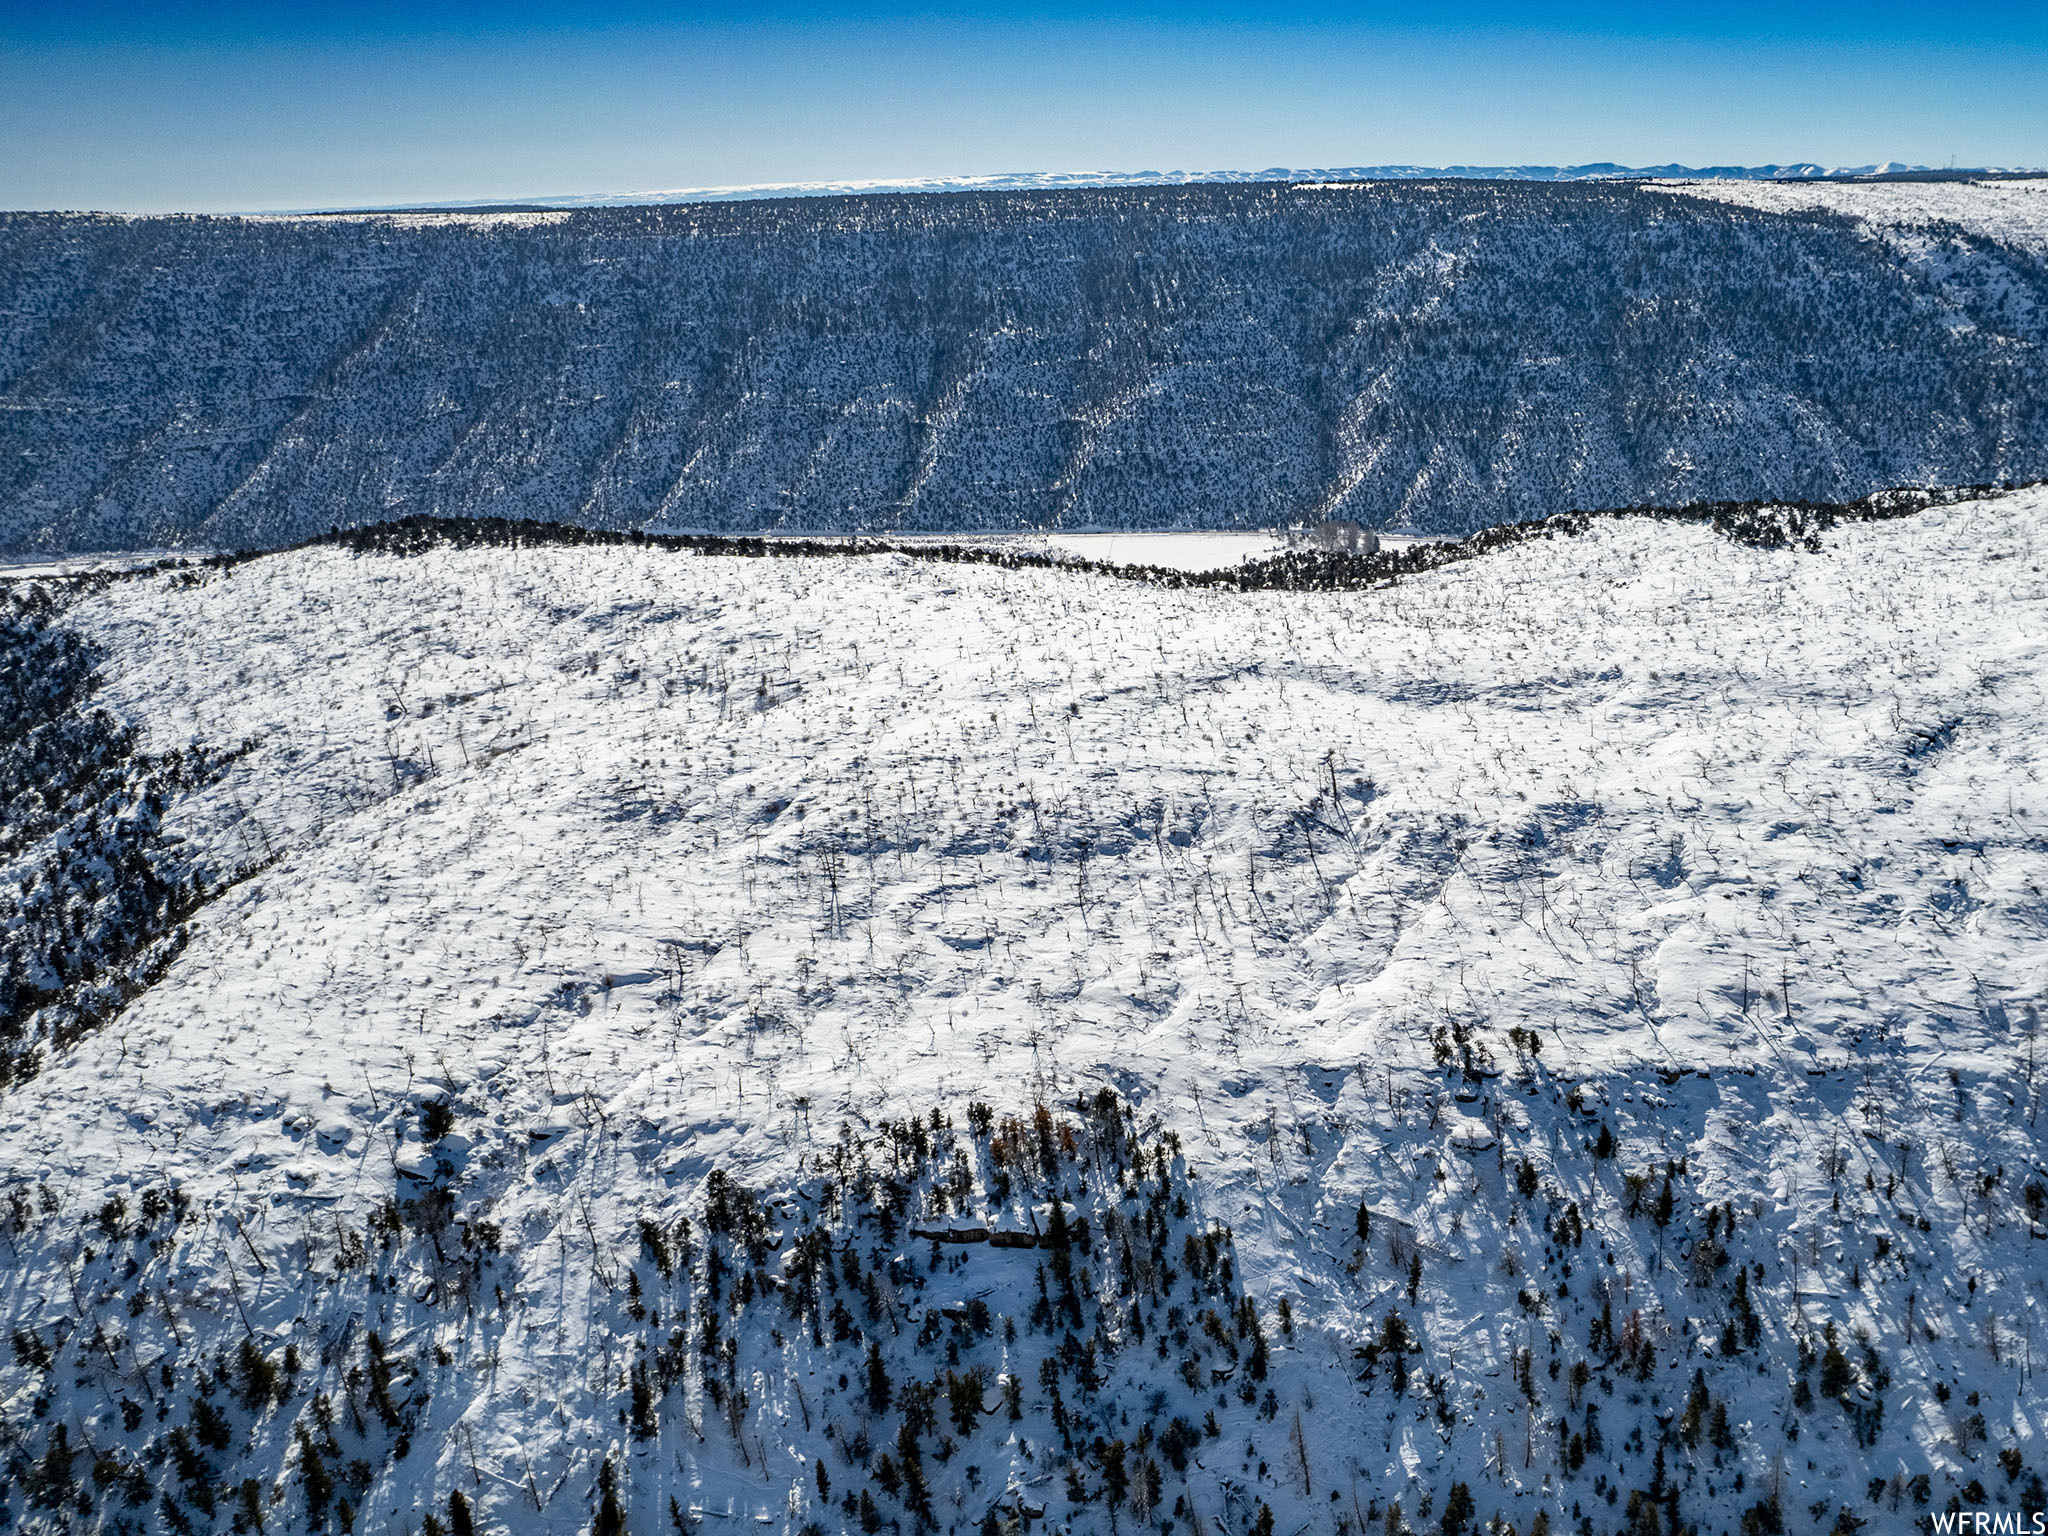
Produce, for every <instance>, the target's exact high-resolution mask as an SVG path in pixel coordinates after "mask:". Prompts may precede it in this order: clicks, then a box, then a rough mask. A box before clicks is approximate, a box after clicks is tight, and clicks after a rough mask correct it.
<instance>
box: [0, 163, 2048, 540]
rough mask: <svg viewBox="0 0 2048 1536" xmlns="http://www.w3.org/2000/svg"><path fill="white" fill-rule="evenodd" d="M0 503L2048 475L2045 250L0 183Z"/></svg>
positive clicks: (1812, 222)
mask: <svg viewBox="0 0 2048 1536" xmlns="http://www.w3.org/2000/svg"><path fill="white" fill-rule="evenodd" d="M0 271H4V272H5V274H6V280H5V285H4V292H5V301H4V302H5V309H4V320H0V548H6V549H11V550H15V551H25V550H39V549H50V550H59V549H91V548H120V547H146V546H156V545H181V544H209V545H251V544H265V543H273V542H281V541H287V540H290V539H293V538H296V537H299V536H302V535H304V534H307V533H310V532H314V531H317V530H321V529H325V528H327V527H330V526H333V525H336V524H349V523H356V522H362V521H367V520H374V519H379V518H384V517H390V516H397V515H404V514H408V513H415V512H438V513H449V514H498V515H509V516H532V517H546V518H554V519H576V520H584V521H589V522H592V523H597V524H602V525H605V526H610V527H627V526H640V525H645V524H649V523H657V524H662V525H666V526H678V527H687V528H711V529H742V528H763V527H769V528H811V529H834V528H889V529H895V528H907V529H993V528H1011V527H1037V526H1044V525H1054V524H1061V525H1065V526H1069V527H1073V526H1086V525H1101V526H1118V527H1130V526H1148V527H1229V526H1242V525H1260V524H1266V523H1271V522H1274V521H1276V520H1280V519H1284V518H1289V517H1295V516H1316V515H1332V514H1336V515H1343V516H1349V517H1356V518H1358V519H1360V520H1361V521H1364V522H1367V523H1372V524H1378V525H1386V524H1408V525H1412V526H1416V527H1420V528H1425V529H1438V530H1451V529H1462V528H1469V527H1474V526H1479V525H1483V524H1487V523H1492V522H1497V521H1500V520H1503V519H1506V518H1515V517H1523V516H1533V515H1539V514H1542V513H1546V512H1551V511H1556V510H1560V509H1563V508H1567V507H1590V506H1612V505H1622V504H1630V503H1641V502H1668V501H1683V500H1691V499H1698V498H1709V497H1714V498H1719V497H1730V498H1734V497H1755V496H1786V497H1794V496H1797V497H1810V498H1816V499H1840V498H1845V497H1849V496H1854V495H1857V494H1861V493H1863V492H1865V491H1868V490H1871V489H1873V488H1876V487H1879V486H1885V485H1895V484H1906V483H1915V482H1944V483H1977V482H1985V481H1991V480H1998V479H2016V478H2032V477H2035V476H2039V475H2042V474H2044V473H2048V388H2044V385H2048V367H2044V364H2043V360H2042V348H2041V343H2042V340H2043V331H2044V329H2048V320H2044V316H2048V270H2044V267H2043V265H2042V263H2041V261H2040V260H2039V258H2038V257H2037V256H2036V255H2033V254H2030V253H2028V252H2026V251H2023V250H2019V249H2016V248H2010V247H2006V246H2001V245H1999V244H1998V243H1996V242H1994V241H1990V240H1987V239H1984V238H1982V237H1980V236H1972V235H1967V234H1964V233H1962V232H1960V231H1954V230H1948V231H1943V230H1939V229H1936V230H1933V231H1931V232H1927V233H1925V234H1924V235H1923V237H1921V238H1918V239H1916V240H1914V241H1911V242H1907V241H1900V240H1885V239H1878V238H1872V237H1871V235H1870V233H1869V232H1868V231H1867V230H1865V229H1863V228H1861V227H1859V226H1858V225H1857V224H1855V223H1853V222H1851V221H1849V220H1847V219H1843V218H1839V217H1836V216H1833V215H1829V214H1826V213H1818V212H1816V213H1793V214H1787V213H1774V212H1765V211H1759V210H1756V209H1749V208H1742V207H1734V206H1726V205H1722V204H1718V203H1712V202H1707V201H1704V200H1698V199H1694V198H1690V197H1685V196H1676V195H1673V194H1671V193H1670V192H1667V191H1661V190H1657V189H1652V188H1644V187H1636V186H1629V185H1609V184H1554V185H1527V184H1500V183H1471V182H1440V183H1411V184H1398V185H1378V186H1372V187H1363V188H1346V189H1306V188H1294V187H1287V186H1190V187H1175V188H1167V189H1151V188H1145V189H1103V190H1082V191H1066V192H1050V193H1006V194H955V195H946V196H929V197H865V198H819V199H807V200H801V201H788V202H762V203H751V204H742V205H713V206H703V205H699V206H687V207H670V208H629V209H619V208H614V209H593V210H588V211H579V212H573V213H549V214H535V215H512V216H495V217H493V216H466V217H459V218H451V217H448V216H421V217H410V218H408V217H374V218H358V219H317V220H253V219H225V218H222V219H213V218H206V219H202V218H176V219H114V218H105V217H81V216H66V215H11V216H6V217H4V218H0Z"/></svg>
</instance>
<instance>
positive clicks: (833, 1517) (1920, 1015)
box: [0, 204, 2048, 1536]
mask: <svg viewBox="0 0 2048 1536" xmlns="http://www.w3.org/2000/svg"><path fill="white" fill-rule="evenodd" d="M1681 206H1688V205H1683V204H1681ZM1729 227H1730V228H1732V229H1736V230H1748V229H1752V228H1755V227H1757V226H1754V225H1752V224H1750V223H1747V222H1742V221H1735V222H1732V223H1731V224H1730V226H1729ZM206 238H209V239H210V238H212V236H211V234H210V233H209V234H207V236H206ZM390 238H391V239H393V240H394V241H398V240H402V239H405V238H410V237H409V236H400V235H393V236H391V237H390ZM1643 239H1644V240H1645V241H1646V242H1653V239H1654V231H1651V230H1646V231H1645V232H1644V234H1643ZM576 270H579V271H580V268H579V269H576ZM565 274H566V275H565V278H564V280H565V281H567V279H568V276H569V275H573V273H568V271H567V269H565ZM542 292H543V294H544V292H545V291H542ZM280 302H283V299H282V298H281V299H280ZM402 308H403V306H397V307H395V308H393V309H392V310H391V311H390V314H391V317H392V324H393V325H394V326H395V325H397V324H398V323H399V322H398V318H397V311H398V309H402ZM1924 500H1925V499H1924V498H1923V499H1922V500H1921V501H1913V500H1894V501H1888V502H1885V503H1881V504H1877V505H1874V506H1871V507H1866V508H1863V509H1859V510H1860V512H1862V513H1883V514H1886V515H1882V516H1871V517H1868V518H1865V517H1862V516H1859V517H1857V518H1853V519H1849V520H1844V521H1837V520H1836V519H1835V518H1834V517H1832V516H1830V515H1828V514H1826V513H1825V512H1817V511H1815V510H1814V509H1805V510H1799V509H1792V510H1782V509H1781V510H1772V509H1769V508H1749V509H1741V508H1733V509H1720V511H1719V512H1717V513H1716V514H1714V515H1713V516H1711V517H1709V516H1708V515H1706V514H1702V515H1700V516H1697V517H1691V518H1652V517H1647V516H1623V517H1614V518H1593V519H1579V520H1566V521H1563V522H1558V523H1553V524H1550V525H1546V526H1543V527H1539V528H1536V529H1530V530H1523V531H1521V532H1520V533H1516V534H1508V533H1503V534H1498V535H1492V536H1488V537H1485V538H1482V539H1480V540H1477V541H1475V542H1474V543H1473V544H1471V545H1470V546H1466V547H1458V548H1447V547H1421V548H1417V549H1410V550H1406V551H1402V552H1399V553H1397V554H1395V555H1392V556H1375V557H1371V558H1370V559H1368V558H1366V557H1362V556H1344V555H1323V556H1285V557H1281V558H1280V562H1279V563H1278V564H1274V565H1268V566H1262V567H1257V568H1254V569H1253V570H1251V571H1250V572H1249V573H1247V574H1243V575H1237V576H1232V577H1230V578H1229V579H1228V580H1222V579H1218V580H1215V581H1213V582H1210V584H1207V585H1204V584H1201V581H1200V580H1198V579H1197V578H1195V577H1189V576H1176V577H1171V578H1164V579H1155V580H1141V579H1134V578H1132V577H1129V576H1117V575H1112V574H1109V573H1107V572H1104V571H1099V570H1088V569H1058V568H1053V567H1052V566H1051V565H1050V562H1049V560H1045V559H1036V558H1034V559H1031V560H1018V559H1016V558H1013V557H1010V556H1008V555H1006V554H1005V553H1004V552H1003V551H1001V550H997V551H994V552H990V551H986V550H982V551H968V552H966V553H965V554H964V555H963V554H961V553H960V552H957V551H953V550H949V549H948V548H946V547H944V546H938V545H919V546H906V547H903V548H898V549H872V550H871V551H870V552H866V553H862V552H858V551H857V550H855V551H850V550H847V549H840V550H831V549H827V548H824V547H805V546H802V545H797V544H781V545H778V544H774V543H766V542H759V541H757V542H754V543H751V544H736V545H729V546H718V545H712V544H708V543H705V542H698V543H695V544H691V543H687V542H681V541H675V542H671V543H666V544H664V543H662V542H660V541H648V540H645V539H642V540H637V541H636V540H634V539H631V538H625V537H609V538H605V537H595V536H587V535H579V534H578V533H577V531H576V530H574V529H558V530H554V531H552V532H545V531H530V530H522V529H521V528H520V527H519V526H517V525H507V524H499V525H485V524H452V525H445V526H441V527H434V526H431V525H419V524H408V525H400V526H397V527H394V528H392V529H390V530H386V531H383V532H375V531H366V532H364V533H362V534H359V535H355V536H350V537H343V538H337V539H333V540H328V541H324V542H321V543H318V544H315V545H311V546H308V547H305V548H300V549H296V550H292V551H288V552H283V553H275V554H269V555H262V556H258V557H254V558H250V559H246V560H240V561H230V560H221V561H214V562H205V563H192V564H182V565H181V564H175V563H173V564H170V565H160V566H153V567H151V566H144V567H139V568H138V567H134V566H132V565H131V566H127V567H123V568H119V569H116V570H113V571H110V572H106V573H99V574H93V573H87V574H83V575H81V574H76V573H71V574H58V575H55V576H50V577H43V578H35V579H32V580H22V581H16V582H14V583H12V584H11V585H10V586H9V587H8V588H7V592H6V598H7V605H8V606H7V610H6V624H7V628H6V631H5V641H6V652H5V658H6V660H5V667H4V669H0V676H4V679H5V682H6V687H7V690H8V693H7V699H6V703H7V710H6V713H5V722H6V723H5V725H4V727H0V753H4V757H0V768H4V770H5V771H4V772H0V794H4V797H5V798H4V800H0V857H4V859H5V861H6V863H5V867H4V870H0V873H4V875H5V877H6V878H5V881H4V884H0V927H4V933H5V936H6V941H7V948H6V952H5V955H4V957H0V958H4V961H5V965H6V971H5V975H4V978H0V980H4V985H5V993H4V999H0V1001H4V1004H5V1014H4V1027H5V1032H6V1035H5V1044H6V1047H7V1055H6V1058H5V1062H6V1069H7V1080H6V1083H5V1087H4V1093H0V1246H4V1251H5V1254H6V1263H5V1264H4V1265H0V1312H4V1326H5V1329H6V1331H7V1333H8V1335H9V1339H10V1344H11V1353H10V1354H9V1355H8V1357H7V1359H6V1362H5V1364H4V1365H0V1426H4V1429H0V1469H4V1470H0V1522H4V1523H5V1524H7V1525H9V1526H11V1527H12V1528H15V1529H22V1530H27V1531H35V1532H46V1531H47V1532H55V1531H71V1530H89V1531H107V1532H113V1531H138V1532H139V1531H144V1530H168V1531H209V1532H211V1531H228V1530H235V1531H258V1530H260V1531H272V1532H284V1531H295V1530H300V1529H310V1530H316V1531H341V1530H351V1531H383V1530H391V1531H414V1532H420V1533H423V1536H425V1533H446V1536H466V1533H469V1532H474V1531H488V1532H522V1533H524V1532H563V1533H567V1532H572V1531H585V1530H589V1531H595V1532H602V1533H605V1536H615V1533H617V1532H620V1531H626V1530H630V1531H633V1532H656V1531H661V1532H681V1533H692V1532H705V1533H717V1532H723V1531H737V1530H741V1529H757V1530H761V1531H764V1532H774V1533H785V1536H804V1533H809V1536H820V1533H835V1536H837V1533H845V1536H852V1533H854V1532H860V1533H863V1536H877V1533H879V1532H881V1531H884V1530H888V1531H892V1532H900V1533H903V1536H913V1533H925V1532H939V1531H944V1532H951V1533H956V1536H957V1533H964V1532H969V1531H978V1532H984V1533H989V1536H1000V1533H1006V1532H1015V1533H1022V1532H1026V1531H1031V1532H1036V1531H1040V1530H1060V1531H1073V1532H1076V1533H1086V1536H1093V1533H1096V1532H1115V1531H1133V1530H1136V1529H1138V1528H1140V1527H1142V1528H1145V1529H1148V1530H1158V1531H1160V1532H1162V1533H1163V1536H1177V1533H1183V1532H1184V1533H1188V1536H1212V1533H1213V1536H1222V1533H1225V1532H1230V1533H1240V1532H1249V1533H1252V1536H1274V1533H1294V1532H1310V1533H1314V1536H1365V1533H1366V1532H1373V1533H1378V1532H1381V1531H1392V1532H1400V1531H1403V1530H1416V1531H1422V1530H1428V1531H1433V1532H1434V1531H1441V1532H1457V1533H1461V1536H1463V1533H1467V1532H1470V1531H1472V1530H1474V1529H1475V1528H1482V1527H1483V1528H1485V1529H1488V1530H1492V1531H1499V1530H1503V1529H1506V1528H1508V1527H1509V1526H1512V1528H1513V1529H1514V1530H1515V1531H1517V1532H1518V1533H1521V1536H1535V1533H1539V1532H1554V1533H1563V1532H1566V1531H1592V1532H1599V1533H1602V1536H1612V1533H1616V1532H1619V1531H1630V1532H1643V1531H1657V1532H1677V1531H1686V1530H1697V1531H1700V1532H1709V1531H1713V1532H1719V1531H1743V1532H1745V1533H1754V1532H1784V1531H1790V1532H1795V1533H1799V1536H1805V1533H1809V1532H1816V1533H1819V1532H1830V1531H1833V1532H1845V1531H1851V1530H1854V1529H1856V1528H1857V1527H1858V1523H1859V1522H1861V1523H1862V1526H1863V1527H1864V1528H1866V1529H1869V1530H1873V1531H1892V1530H1906V1529H1909V1528H1914V1527H1915V1525H1916V1523H1917V1522H1919V1521H1920V1519H1921V1518H1922V1517H1923V1516H1924V1515H1926V1514H1929V1513H1933V1514H1942V1513H1944V1512H1947V1511H1954V1510H1979V1509H1981V1510H1987V1511H2002V1512H2005V1513H2007V1514H2008V1515H2010V1514H2014V1513H2016V1512H2017V1511H2020V1510H2028V1509H2038V1508H2040V1507H2041V1503H2042V1498H2043V1494H2042V1473H2043V1470H2044V1465H2048V1452H2044V1448H2043V1440H2042V1417H2041V1405H2042V1400H2041V1392H2040V1386H2039V1383H2038V1380H2037V1378H2036V1376H2035V1374H2034V1372H2035V1370H2036V1364H2037V1363H2036V1362H2035V1361H2034V1359H2033V1356H2034V1354H2035V1353H2036V1352H2038V1351H2039V1350H2040V1349H2041V1347H2042V1342H2041V1338H2040V1334H2041V1323H2040V1318H2041V1316H2042V1308H2043V1305H2044V1303H2048V1294H2044V1284H2048V1281H2044V1277H2048V1266H2044V1264H2043V1261H2042V1256H2043V1254H2044V1253H2048V1241H2044V1239H2048V1226H2044V1225H2043V1223H2044V1220H2048V1170H2044V1166H2043V1163H2044V1153H2043V1129H2042V1122H2041V1121H2040V1119H2039V1113H2038V1112H2039V1108H2040V1103H2039V1100H2040V1096H2041V1094H2042V1093H2043V1091H2048V1085H2044V1084H2043V1082H2042V1079H2041V1063H2040V1060H2039V1055H2040V1046H2041V1041H2040V1017H2039V1010H2040V1005H2041V1002H2042V998H2043V990H2044V986H2048V898H2044V895H2043V888H2044V884H2048V843H2044V840H2043V832H2042V828H2043V825H2044V821H2048V792H2044V789H2043V785H2044V783H2048V776H2044V774H2048V736H2044V734H2043V732H2042V731H2041V729H2040V721H2041V719H2042V718H2043V716H2044V714H2048V650H2044V646H2048V575H2044V573H2043V561H2044V557H2048V492H2043V491H2041V490H2029V491H2022V492H2013V493H2006V494H1992V495H1984V496H1978V497H1972V498H1966V499H1961V500H1955V501H1951V502H1949V503H1947V504H1940V503H1939V501H1937V502H1936V504H1933V505H1924V504H1923V503H1924ZM1916 507H1917V508H1920V510H1914V508H1916ZM1898 514H1904V515H1898ZM1289 562H1292V563H1289ZM1375 562H1377V563H1375ZM1274 582H1291V583H1292V584H1293V586H1294V587H1295V588H1297V589H1295V590H1280V589H1262V588H1267V587H1270V585H1271V584H1272V583H1274ZM1315 584H1321V585H1322V586H1323V587H1325V588H1327V589H1326V590H1306V589H1305V588H1306V587H1308V586H1311V585H1315Z"/></svg>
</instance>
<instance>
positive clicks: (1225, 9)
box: [0, 0, 2048, 211]
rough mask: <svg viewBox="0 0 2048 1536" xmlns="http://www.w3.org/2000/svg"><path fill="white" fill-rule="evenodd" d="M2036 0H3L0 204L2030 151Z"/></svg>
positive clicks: (171, 205) (287, 200)
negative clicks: (1310, 0)
mask: <svg viewBox="0 0 2048 1536" xmlns="http://www.w3.org/2000/svg"><path fill="white" fill-rule="evenodd" d="M2044 86H2048V6H2040V5H2022V4H2020V3H2018V0H2004V3H1989V0H1946V3H1938V4H1911V5H1908V4H1904V3H1900V0H1866V3H1862V4H1847V3H1841V0H1814V3H1809V4H1804V5H1801V4H1797V3H1772V4H1764V3H1759V0H1727V3H1721V4H1692V5H1663V4H1656V3H1649V4H1642V5H1618V4H1602V3H1594V0H1579V3H1574V0H1562V3H1558V4H1551V5H1539V4H1533V3H1522V0H1493V3H1487V4H1473V5H1431V4H1416V5H1406V6H1395V5H1381V4H1349V5H1344V4H1323V5H1313V4H1312V5H1299V6H1278V5H1257V4H1250V3H1227V0H1188V3H1170V0H1141V3H1137V4H1124V5H1110V6H1100V5H1082V4H1077V3H1061V0H1050V3H1046V0H1040V3H1028V4H1019V5H1009V6H996V5H968V6H948V7H934V6H925V7H919V6H917V5H914V4H879V5H867V4H857V3H856V4H843V3H841V4H833V3H816V4H801V3H799V4H788V5H773V6H740V5H683V4H658V3H652V0H629V3H624V4H614V3H608V0H592V3H590V4H584V5H574V4H567V3H560V0H528V3H524V4H514V5H483V4H474V5H457V6H447V5H434V4H431V3H420V4H403V3H398V0H365V3H362V4H355V5H348V6H345V7H344V6H338V5H311V4H298V5H294V4H272V3H264V0H243V3H236V0H166V3H162V4H144V3H120V0H117V3H111V4H103V3H94V0H4V3H0V207H12V208H108V209H125V210H134V211H151V210H163V209H254V208H296V207H310V206H361V205H366V204H380V203H393V202H402V201H412V200H421V201H424V200H442V199H461V198H500V197H504V198H511V197H518V196H522V195H546V194H553V193H575V192H606V191H627V190H635V189H649V188H674V187H694V186H718V185H729V184H734V183H753V182H764V181H765V182H781V181H810V180H827V179H846V178H871V177H881V178H898V177H911V176H941V175H971V174H980V173H988V172H1000V171H1018V170H1068V171H1072V170H1168V169H1215V168H1236V169H1253V168H1258V167H1263V166H1278V165H1285V166H1317V165H1366V164H1384V163H1416V164H1432V165H1434V164H1446V163H1455V162H1462V163H1470V164H1503V163H1507V164H1514V163H1522V164H1538V163H1541V164H1550V163H1560V162H1578V161H1587V160H1618V161H1622V162H1625V163H1631V164H1640V163H1659V162H1665V161H1673V160H1676V161H1683V162H1688V163H1693V164H1700V163H1737V162H1739V163H1760V162H1766V161H1776V162H1784V161H1792V160H1815V161H1821V162H1827V163H1864V162H1871V161H1879V160H1904V161H1918V162H1924V163H1928V164H1937V165H1938V164H1945V163H1948V162H1949V161H1950V160H1951V158H1953V159H1954V161H1955V162H1956V163H1958V164H1968V165H1981V164H1998V165H2014V164H2023V165H2042V164H2048V89H2044Z"/></svg>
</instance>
